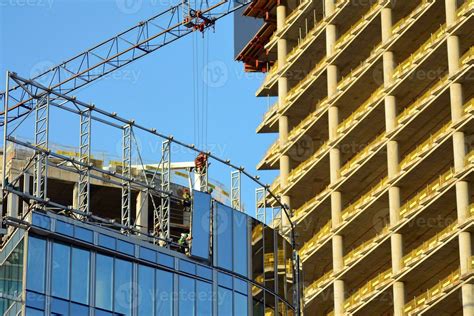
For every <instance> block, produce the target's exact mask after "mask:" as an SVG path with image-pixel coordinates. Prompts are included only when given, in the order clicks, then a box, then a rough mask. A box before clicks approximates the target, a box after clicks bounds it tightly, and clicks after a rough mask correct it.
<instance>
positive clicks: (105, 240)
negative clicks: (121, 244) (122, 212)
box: [99, 234, 115, 250]
mask: <svg viewBox="0 0 474 316" xmlns="http://www.w3.org/2000/svg"><path fill="white" fill-rule="evenodd" d="M99 246H102V247H104V248H109V249H113V250H115V238H112V237H110V236H107V235H102V234H99Z"/></svg>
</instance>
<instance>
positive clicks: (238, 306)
mask: <svg viewBox="0 0 474 316" xmlns="http://www.w3.org/2000/svg"><path fill="white" fill-rule="evenodd" d="M234 315H236V316H237V315H238V316H247V315H248V300H247V296H245V295H242V294H240V293H234Z"/></svg>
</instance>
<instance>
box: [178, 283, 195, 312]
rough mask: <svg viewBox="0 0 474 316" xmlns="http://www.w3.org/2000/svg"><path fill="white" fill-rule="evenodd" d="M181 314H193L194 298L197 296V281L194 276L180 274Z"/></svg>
mask: <svg viewBox="0 0 474 316" xmlns="http://www.w3.org/2000/svg"><path fill="white" fill-rule="evenodd" d="M178 293H179V301H178V302H179V307H178V308H179V310H178V312H179V313H178V314H179V316H193V315H195V310H194V298H195V294H196V293H195V281H194V279H192V278H188V277H185V276H182V275H180V276H179V292H178Z"/></svg>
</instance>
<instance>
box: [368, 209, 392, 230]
mask: <svg viewBox="0 0 474 316" xmlns="http://www.w3.org/2000/svg"><path fill="white" fill-rule="evenodd" d="M389 213H390V211H389V209H388V208H382V209H380V210H378V211H377V212H376V213H375V214H374V217H373V220H372V224H373V229H374V230H375V231H376V232H377V233H381V232H382V231H383V230H384V228H385V227H387V226H389V225H390V219H389Z"/></svg>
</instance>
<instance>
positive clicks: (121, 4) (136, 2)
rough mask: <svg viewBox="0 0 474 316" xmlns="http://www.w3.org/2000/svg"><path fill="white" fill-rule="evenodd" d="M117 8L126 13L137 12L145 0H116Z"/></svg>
mask: <svg viewBox="0 0 474 316" xmlns="http://www.w3.org/2000/svg"><path fill="white" fill-rule="evenodd" d="M115 3H116V5H117V8H118V9H119V10H120V11H121V12H123V13H125V14H134V13H137V12H138V11H139V10H140V9H141V8H142V5H143V0H115Z"/></svg>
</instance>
